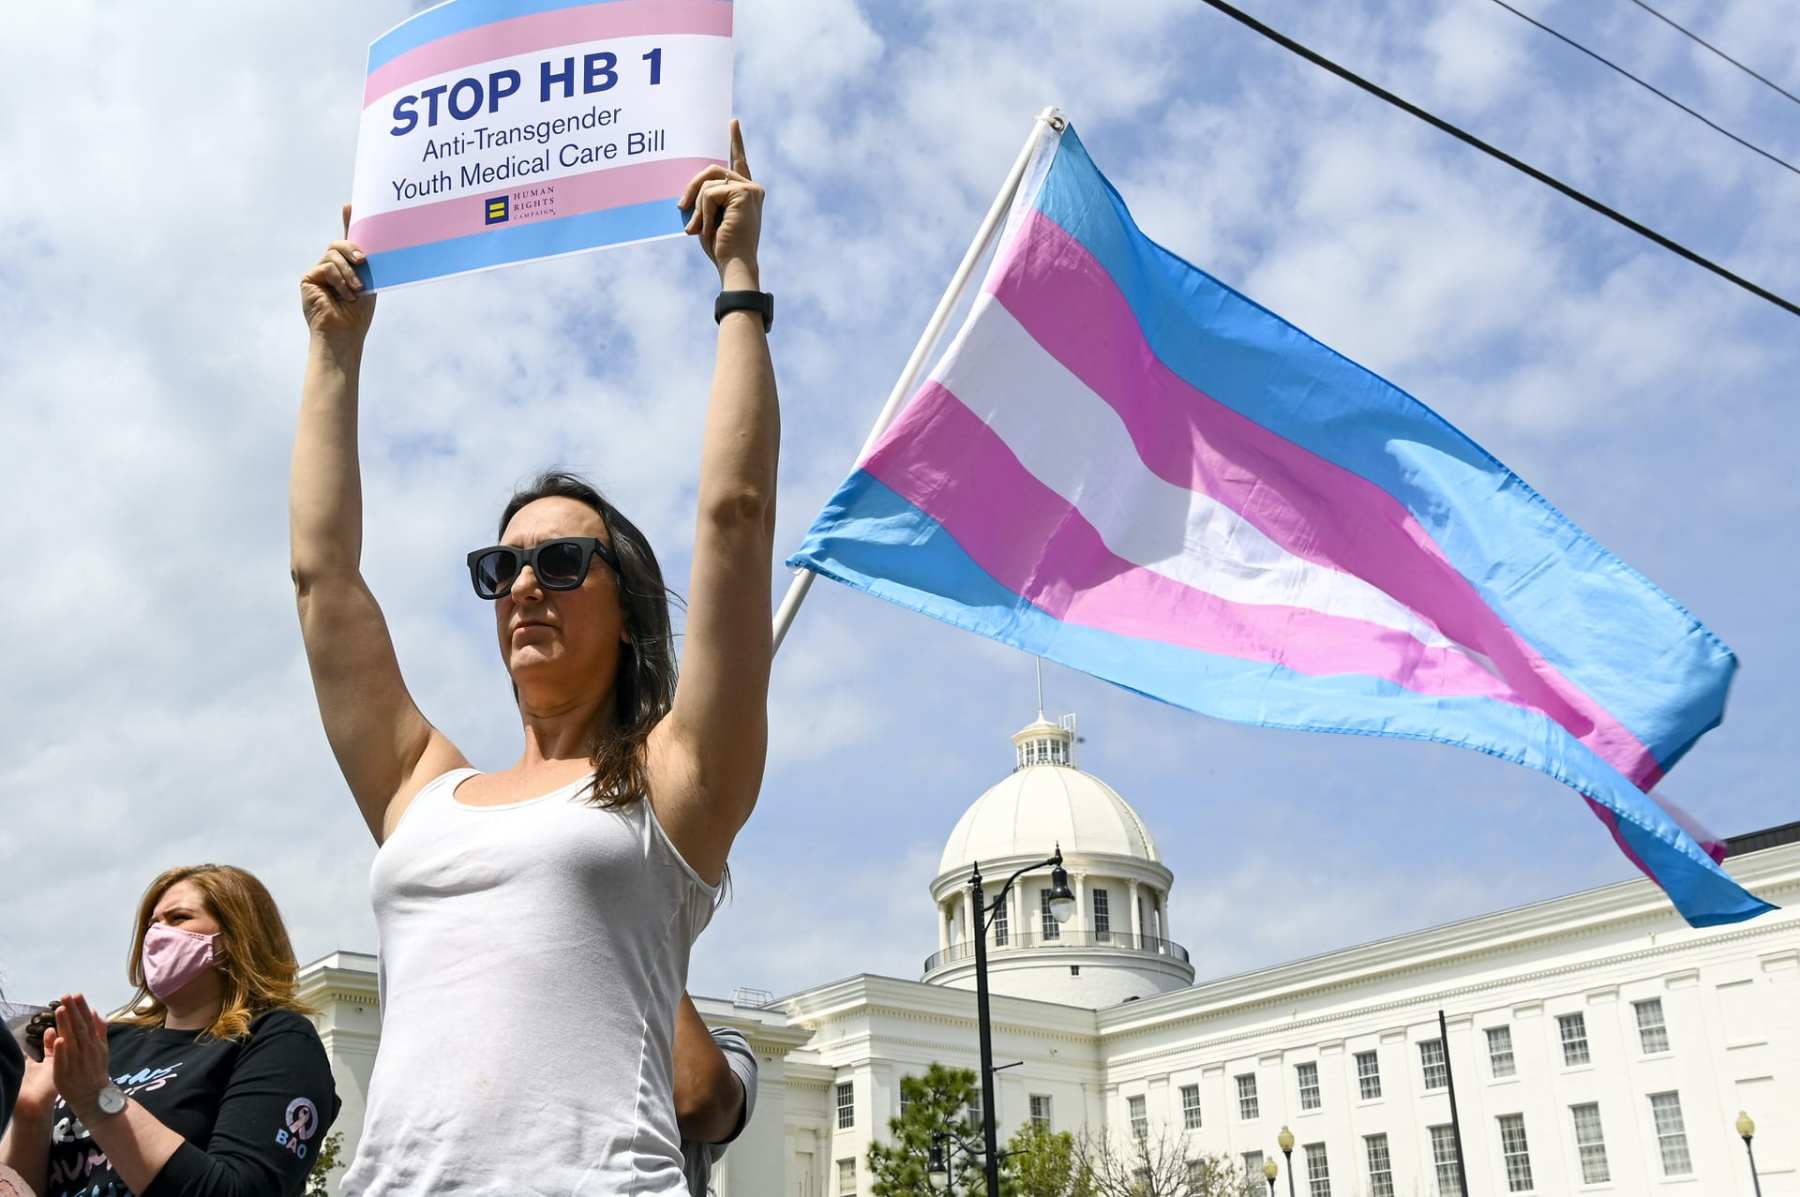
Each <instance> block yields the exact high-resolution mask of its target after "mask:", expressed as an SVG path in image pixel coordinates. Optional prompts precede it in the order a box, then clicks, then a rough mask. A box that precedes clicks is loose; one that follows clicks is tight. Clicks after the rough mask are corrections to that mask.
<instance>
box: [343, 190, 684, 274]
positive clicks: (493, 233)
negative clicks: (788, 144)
mask: <svg viewBox="0 0 1800 1197" xmlns="http://www.w3.org/2000/svg"><path fill="white" fill-rule="evenodd" d="M682 228H683V225H682V220H681V213H680V212H679V211H677V209H676V207H675V201H674V200H650V201H648V202H646V203H642V204H627V205H625V206H624V207H620V208H608V209H606V210H605V211H603V212H586V213H583V214H581V215H579V216H562V217H558V218H557V219H555V220H536V221H531V222H530V223H527V224H519V225H514V226H512V227H510V228H495V229H491V230H488V231H486V232H480V233H470V234H469V235H468V236H466V237H452V238H451V239H450V240H448V241H433V242H430V243H428V244H426V245H413V246H409V247H407V248H406V249H393V250H389V251H387V252H386V253H379V254H370V255H369V260H368V263H367V269H366V271H364V272H363V282H364V283H365V284H367V285H368V286H370V287H372V288H374V289H376V290H379V289H380V288H382V287H397V286H400V285H402V284H404V283H416V282H419V281H420V280H422V279H428V278H442V277H444V276H447V275H452V274H463V273H465V272H467V271H470V270H481V269H484V268H485V267H488V266H503V265H507V264H509V263H512V262H528V261H530V260H532V259H533V258H548V257H553V256H555V255H557V254H566V253H573V252H575V251H576V250H583V249H599V248H601V247H603V246H607V245H622V244H624V243H626V242H629V241H646V240H649V239H650V238H652V237H672V236H677V235H679V234H680V233H681V231H682Z"/></svg>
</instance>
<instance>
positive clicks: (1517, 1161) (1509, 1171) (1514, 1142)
mask: <svg viewBox="0 0 1800 1197" xmlns="http://www.w3.org/2000/svg"><path fill="white" fill-rule="evenodd" d="M1500 1158H1501V1159H1502V1160H1504V1161H1505V1163H1506V1191H1507V1192H1509V1193H1529V1192H1531V1146H1530V1144H1528V1143H1527V1142H1526V1141H1525V1115H1523V1114H1502V1115H1500Z"/></svg>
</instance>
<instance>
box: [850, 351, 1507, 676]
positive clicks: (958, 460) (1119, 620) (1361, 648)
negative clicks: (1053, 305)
mask: <svg viewBox="0 0 1800 1197" xmlns="http://www.w3.org/2000/svg"><path fill="white" fill-rule="evenodd" d="M901 422H902V423H903V424H904V425H906V428H905V431H904V434H903V435H902V436H899V437H897V438H895V439H893V440H891V441H889V442H888V443H887V444H886V445H884V446H883V447H882V448H881V449H879V450H877V451H876V452H875V453H874V454H873V455H872V456H871V457H870V458H869V459H868V460H867V461H865V462H864V463H863V466H862V468H863V469H864V470H866V471H867V472H868V473H869V474H870V475H871V476H873V477H875V478H877V479H879V480H880V481H881V482H882V483H883V484H884V485H886V486H887V487H889V488H890V489H891V490H893V491H894V492H895V493H896V494H899V495H900V496H901V497H902V498H904V499H906V500H907V501H908V502H910V503H912V504H913V505H915V506H916V507H918V508H919V509H920V510H922V511H923V512H925V514H926V515H929V516H930V517H931V518H932V519H934V520H936V521H937V522H938V523H940V524H942V525H943V526H944V528H945V530H946V531H948V532H949V533H950V535H952V536H954V537H955V538H956V541H957V543H958V544H959V545H961V546H962V548H963V551H964V552H966V553H968V555H969V557H970V559H971V560H973V561H974V562H975V563H976V564H977V565H979V566H980V567H981V568H982V569H983V570H985V571H986V572H987V573H988V574H989V575H990V576H992V577H993V578H994V579H995V580H996V581H998V582H999V583H1000V584H1001V585H1002V586H1005V587H1007V588H1008V589H1010V590H1012V591H1013V592H1014V593H1017V594H1019V595H1022V596H1023V597H1024V598H1026V599H1028V600H1030V602H1031V603H1032V604H1033V605H1035V606H1037V607H1038V608H1039V609H1040V610H1043V611H1044V612H1046V613H1047V614H1049V615H1051V616H1054V617H1055V618H1057V619H1061V620H1064V621H1065V622H1068V623H1073V624H1079V625H1082V626H1084V627H1090V628H1096V629H1100V630H1102V631H1107V632H1112V633H1116V634H1118V635H1123V636H1132V637H1136V638H1138V639H1141V640H1154V641H1157V642H1159V643H1163V644H1170V645H1176V646H1179V647H1181V648H1189V649H1195V650H1198V651H1201V652H1208V653H1216V654H1218V655H1221V656H1227V657H1233V658H1236V659H1238V660H1250V661H1267V662H1269V663H1271V664H1276V665H1282V666H1285V667H1287V668H1289V669H1292V670H1295V671H1296V672H1299V673H1304V674H1309V675H1314V676H1317V675H1322V674H1355V675H1359V676H1367V677H1374V678H1379V679H1381V680H1382V681H1387V682H1392V683H1394V684H1395V685H1398V686H1401V687H1403V688H1405V689H1408V690H1412V691H1414V692H1416V693H1421V694H1432V695H1442V696H1447V697H1483V698H1493V699H1498V700H1501V701H1510V702H1516V701H1517V699H1516V698H1514V697H1513V695H1512V694H1511V693H1510V691H1509V690H1508V688H1507V686H1506V684H1505V683H1504V682H1502V681H1501V680H1500V679H1499V678H1496V677H1495V676H1493V674H1491V673H1489V672H1487V671H1486V670H1485V669H1483V668H1481V667H1480V666H1479V665H1477V664H1476V663H1475V662H1474V661H1472V660H1470V659H1469V658H1468V657H1467V656H1465V655H1464V654H1462V653H1458V652H1456V651H1454V650H1452V649H1446V648H1433V647H1428V646H1426V645H1424V644H1421V643H1420V642H1419V641H1418V640H1417V639H1415V638H1414V637H1412V636H1410V635H1408V634H1407V633H1405V632H1401V631H1397V630H1395V629H1393V628H1388V627H1383V626H1381V625H1380V624H1374V623H1369V622H1367V621H1364V620H1359V619H1348V618H1345V617H1342V616H1336V615H1327V614H1324V613H1323V612H1319V611H1315V610H1313V609H1312V608H1310V607H1291V606H1280V605H1274V604H1269V605H1264V604H1255V603H1238V602H1232V601H1230V600H1227V599H1222V598H1220V597H1219V596H1217V595H1215V594H1210V593H1208V592H1206V591H1204V590H1200V589H1198V588H1196V587H1193V586H1189V585H1186V584H1184V583H1181V582H1178V581H1175V580H1174V579H1172V578H1169V577H1167V576H1165V575H1163V574H1159V573H1156V572H1154V571H1152V570H1148V569H1144V568H1142V567H1141V566H1138V565H1134V564H1133V563H1132V562H1129V561H1127V560H1125V559H1124V558H1122V557H1119V556H1117V555H1116V554H1114V553H1113V552H1112V551H1111V550H1109V549H1108V548H1107V547H1106V544H1105V543H1104V541H1103V540H1102V539H1101V536H1100V533H1099V532H1098V530H1096V529H1095V528H1094V526H1093V525H1092V524H1091V523H1089V522H1088V521H1087V519H1086V518H1085V517H1083V516H1082V514H1081V512H1080V511H1078V510H1077V509H1076V508H1074V507H1073V506H1071V505H1070V504H1069V503H1068V501H1067V500H1065V499H1063V498H1062V496H1060V495H1058V494H1056V493H1055V492H1054V491H1052V490H1050V489H1049V488H1048V487H1046V486H1045V485H1044V484H1043V483H1041V482H1039V481H1038V480H1037V478H1036V477H1035V476H1033V475H1032V474H1031V473H1030V472H1029V471H1028V470H1026V469H1025V467H1024V466H1023V465H1021V464H1020V462H1019V460H1018V459H1017V458H1016V457H1014V456H1013V454H1012V450H1010V449H1009V448H1007V446H1006V443H1005V442H1004V441H1002V440H1001V439H1000V437H999V435H998V434H997V433H995V432H994V430H993V429H991V428H989V427H988V426H987V425H986V424H985V423H983V422H982V420H981V417H979V416H977V415H976V414H975V413H974V412H972V411H970V410H969V408H968V407H967V406H966V405H965V404H963V402H962V401H961V400H960V399H958V398H957V397H956V396H955V395H953V394H951V392H950V391H948V390H946V389H945V388H944V387H943V386H941V385H940V384H938V383H935V382H933V383H928V384H926V386H925V388H924V390H922V391H921V392H920V393H919V394H918V396H917V397H916V398H914V399H913V401H912V403H910V404H909V405H908V406H907V408H906V412H905V414H904V415H903V416H902V417H901Z"/></svg>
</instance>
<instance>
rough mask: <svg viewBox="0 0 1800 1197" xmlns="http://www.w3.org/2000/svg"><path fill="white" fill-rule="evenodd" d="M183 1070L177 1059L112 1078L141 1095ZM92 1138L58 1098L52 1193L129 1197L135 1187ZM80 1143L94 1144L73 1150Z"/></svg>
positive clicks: (52, 1130) (53, 1135)
mask: <svg viewBox="0 0 1800 1197" xmlns="http://www.w3.org/2000/svg"><path fill="white" fill-rule="evenodd" d="M180 1071H181V1061H180V1060H177V1061H175V1062H174V1063H173V1064H167V1065H164V1066H162V1067H160V1068H140V1069H138V1070H137V1071H136V1072H124V1073H120V1074H119V1075H118V1076H115V1077H113V1078H112V1082H113V1084H115V1085H117V1086H118V1087H119V1088H121V1089H123V1090H124V1091H125V1096H127V1097H130V1098H138V1097H140V1096H141V1095H143V1094H147V1093H153V1092H155V1091H156V1090H158V1089H161V1088H162V1087H163V1086H165V1085H167V1084H168V1083H169V1082H170V1081H172V1080H173V1079H174V1078H175V1076H176V1075H177V1074H178V1073H179V1072H180ZM92 1140H93V1136H92V1135H90V1134H89V1133H88V1128H87V1127H85V1126H83V1125H82V1124H81V1119H79V1118H77V1117H75V1112H74V1111H73V1110H71V1109H69V1103H68V1102H66V1101H64V1100H63V1099H62V1098H61V1097H60V1096H59V1097H57V1099H56V1109H55V1121H54V1122H53V1123H52V1124H51V1127H50V1169H49V1176H48V1177H47V1178H46V1183H47V1184H48V1185H49V1186H50V1192H51V1193H52V1194H59V1193H61V1194H68V1197H129V1195H130V1192H131V1190H129V1189H127V1188H126V1187H125V1186H124V1185H123V1184H122V1183H120V1181H119V1178H118V1176H117V1174H115V1173H114V1172H113V1170H112V1165H111V1164H110V1163H108V1162H107V1159H106V1153H105V1152H104V1151H101V1150H100V1149H99V1148H98V1147H94V1146H92V1145H91V1144H92ZM80 1143H88V1144H90V1146H88V1147H86V1148H82V1147H79V1146H76V1147H73V1148H72V1149H71V1145H73V1144H80ZM58 1148H62V1150H58ZM101 1172H104V1173H105V1175H104V1176H102V1177H99V1178H98V1180H97V1181H96V1183H94V1184H92V1185H89V1184H88V1181H89V1179H90V1178H93V1177H95V1174H96V1173H101Z"/></svg>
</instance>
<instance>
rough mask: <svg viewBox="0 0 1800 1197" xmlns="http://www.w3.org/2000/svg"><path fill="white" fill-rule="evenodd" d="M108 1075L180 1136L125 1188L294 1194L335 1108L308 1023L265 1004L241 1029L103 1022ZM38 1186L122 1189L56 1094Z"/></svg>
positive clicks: (81, 1196) (103, 1195) (194, 1196)
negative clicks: (145, 1177) (45, 1168)
mask: <svg viewBox="0 0 1800 1197" xmlns="http://www.w3.org/2000/svg"><path fill="white" fill-rule="evenodd" d="M106 1041H107V1049H108V1053H109V1071H111V1073H112V1077H113V1083H114V1084H116V1085H118V1086H119V1088H121V1089H123V1090H124V1091H125V1092H126V1094H127V1095H129V1096H130V1097H131V1099H132V1100H133V1101H135V1102H137V1103H138V1104H139V1105H141V1106H143V1107H144V1109H145V1110H147V1111H149V1112H150V1113H151V1114H153V1115H154V1116H155V1117H156V1119H157V1120H158V1121H159V1122H161V1123H162V1124H163V1125H164V1126H166V1127H168V1128H169V1129H170V1130H172V1131H174V1132H175V1133H176V1134H178V1135H180V1136H181V1137H182V1138H184V1139H186V1140H187V1142H186V1143H184V1144H182V1145H181V1147H179V1148H177V1149H176V1152H175V1154H174V1155H172V1156H170V1157H169V1160H168V1162H167V1163H165V1164H164V1165H163V1166H162V1170H161V1171H159V1172H158V1173H157V1174H156V1177H155V1179H154V1180H152V1181H151V1182H150V1185H149V1187H148V1188H146V1189H145V1190H144V1191H143V1192H142V1193H141V1194H137V1195H135V1197H297V1195H298V1194H299V1193H300V1192H301V1191H302V1190H303V1189H304V1188H305V1186H306V1175H307V1173H308V1172H310V1171H311V1170H312V1166H313V1162H314V1160H315V1158H316V1157H317V1155H318V1151H319V1144H320V1143H321V1142H323V1141H324V1138H325V1134H326V1132H327V1131H329V1130H330V1129H331V1124H332V1122H334V1121H335V1120H336V1119H337V1113H338V1097H337V1088H336V1086H335V1085H334V1084H333V1083H332V1079H331V1064H330V1061H328V1060H327V1059H326V1057H325V1048H324V1045H323V1044H322V1043H320V1041H319V1033H318V1032H317V1031H315V1030H314V1029H313V1026H312V1024H311V1023H309V1022H308V1021H307V1020H306V1019H305V1018H303V1017H302V1016H300V1015H298V1014H295V1013H293V1012H292V1011H288V1010H270V1011H268V1012H266V1013H264V1014H262V1015H259V1016H258V1017H257V1018H256V1019H255V1020H254V1021H253V1022H252V1023H251V1024H250V1033H249V1034H248V1035H247V1036H245V1037H244V1038H242V1039H201V1038H200V1037H199V1032H197V1031H169V1030H162V1029H150V1028H145V1027H129V1026H113V1027H109V1028H108V1030H107V1036H106ZM47 1185H48V1187H47V1189H46V1191H45V1195H44V1197H131V1190H130V1189H128V1188H126V1187H125V1182H124V1181H122V1180H120V1179H119V1175H118V1173H116V1172H114V1171H113V1169H112V1165H111V1163H110V1162H109V1161H108V1160H107V1158H106V1155H105V1153H104V1152H102V1151H101V1150H100V1148H99V1145H98V1144H96V1143H95V1142H94V1141H93V1140H92V1139H91V1138H90V1137H89V1135H88V1132H87V1128H86V1127H84V1126H82V1125H81V1123H80V1121H79V1120H78V1119H76V1117H75V1115H74V1114H73V1112H71V1111H70V1109H69V1107H68V1106H67V1105H66V1104H64V1102H63V1101H62V1100H61V1099H60V1098H59V1099H58V1100H57V1103H56V1111H55V1115H54V1121H53V1125H52V1131H51V1145H50V1167H49V1173H48V1179H47Z"/></svg>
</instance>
